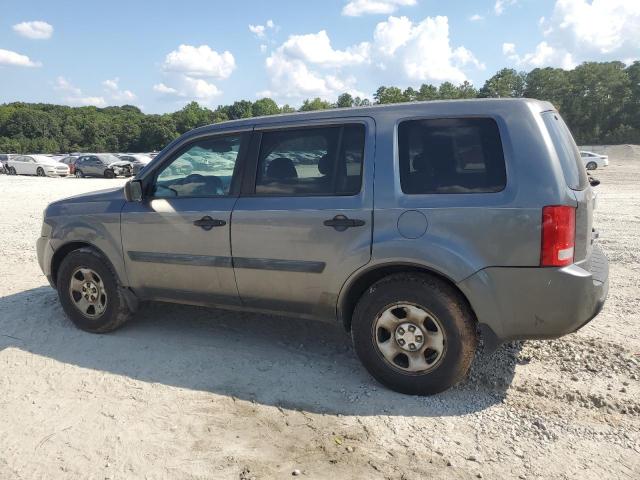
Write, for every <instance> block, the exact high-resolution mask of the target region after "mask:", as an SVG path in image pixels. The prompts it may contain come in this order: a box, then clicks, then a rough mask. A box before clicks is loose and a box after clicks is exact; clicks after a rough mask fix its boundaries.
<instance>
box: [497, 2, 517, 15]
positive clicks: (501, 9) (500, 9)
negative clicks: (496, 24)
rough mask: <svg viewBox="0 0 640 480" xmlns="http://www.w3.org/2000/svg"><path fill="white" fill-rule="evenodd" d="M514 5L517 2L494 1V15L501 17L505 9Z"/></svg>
mask: <svg viewBox="0 0 640 480" xmlns="http://www.w3.org/2000/svg"><path fill="white" fill-rule="evenodd" d="M516 3H518V0H496V3H495V5H494V6H493V11H494V12H495V13H496V15H502V14H503V13H504V11H505V9H506V8H507V7H510V6H511V5H515V4H516Z"/></svg>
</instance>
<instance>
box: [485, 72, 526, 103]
mask: <svg viewBox="0 0 640 480" xmlns="http://www.w3.org/2000/svg"><path fill="white" fill-rule="evenodd" d="M525 85H526V74H525V73H524V72H520V73H518V72H516V71H515V70H513V69H512V68H503V69H502V70H500V71H499V72H498V73H496V74H495V75H494V76H493V77H491V78H490V79H489V80H487V81H486V82H485V84H484V86H483V87H482V88H481V89H480V92H479V96H480V97H494V98H505V97H522V95H523V94H524V89H525Z"/></svg>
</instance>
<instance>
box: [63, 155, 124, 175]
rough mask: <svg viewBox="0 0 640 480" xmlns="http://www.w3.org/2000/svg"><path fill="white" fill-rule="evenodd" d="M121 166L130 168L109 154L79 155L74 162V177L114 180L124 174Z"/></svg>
mask: <svg viewBox="0 0 640 480" xmlns="http://www.w3.org/2000/svg"><path fill="white" fill-rule="evenodd" d="M123 166H124V167H126V168H130V166H131V164H130V163H129V162H123V161H122V160H120V159H119V158H118V157H116V156H115V155H112V154H110V153H91V154H84V155H79V156H78V159H77V160H76V162H75V171H74V173H75V176H76V177H78V178H83V177H104V178H115V177H116V176H118V175H124V174H125V173H126V172H125V171H124V169H123Z"/></svg>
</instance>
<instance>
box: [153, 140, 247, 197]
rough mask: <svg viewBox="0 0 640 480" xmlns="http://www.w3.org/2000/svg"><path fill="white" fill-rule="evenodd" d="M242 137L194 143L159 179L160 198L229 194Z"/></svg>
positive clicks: (164, 169) (179, 155)
mask: <svg viewBox="0 0 640 480" xmlns="http://www.w3.org/2000/svg"><path fill="white" fill-rule="evenodd" d="M242 139H243V136H242V135H234V136H226V137H215V138H209V139H205V140H199V141H197V142H194V143H192V144H190V145H189V146H188V147H187V148H186V150H183V151H182V153H180V154H178V156H177V157H175V158H174V159H173V160H172V161H171V163H169V164H168V165H167V166H166V167H164V168H163V169H162V170H161V172H160V174H159V175H158V177H157V179H156V184H155V185H154V191H153V195H154V196H156V197H217V196H223V195H228V194H229V191H230V189H231V180H232V178H233V175H234V171H235V167H236V160H237V158H238V152H239V151H240V145H241V143H242Z"/></svg>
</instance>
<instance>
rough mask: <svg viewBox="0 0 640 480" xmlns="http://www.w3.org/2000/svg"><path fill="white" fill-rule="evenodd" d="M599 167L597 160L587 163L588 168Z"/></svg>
mask: <svg viewBox="0 0 640 480" xmlns="http://www.w3.org/2000/svg"><path fill="white" fill-rule="evenodd" d="M596 168H598V164H597V163H596V162H589V163H587V170H595V169H596Z"/></svg>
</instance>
